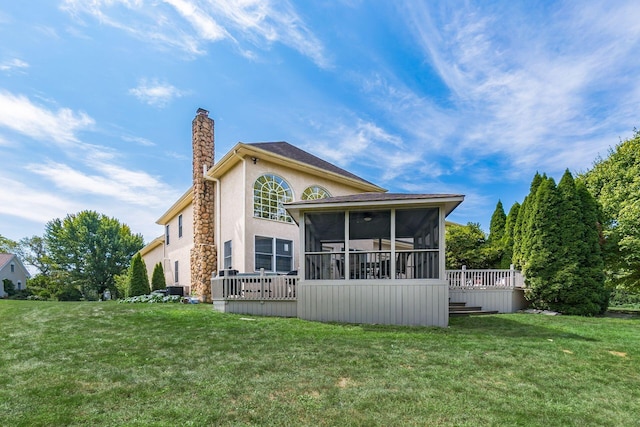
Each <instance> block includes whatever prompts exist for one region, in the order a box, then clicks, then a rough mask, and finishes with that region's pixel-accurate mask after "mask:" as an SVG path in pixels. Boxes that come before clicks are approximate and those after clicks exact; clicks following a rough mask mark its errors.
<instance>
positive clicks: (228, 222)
mask: <svg viewBox="0 0 640 427" xmlns="http://www.w3.org/2000/svg"><path fill="white" fill-rule="evenodd" d="M244 163H245V162H240V163H238V164H236V166H235V167H234V168H232V169H231V170H229V171H228V172H227V173H226V174H225V175H224V176H223V177H221V178H220V209H219V212H220V224H219V226H217V229H218V230H220V237H219V239H217V244H218V270H221V269H222V268H223V267H224V242H227V241H229V240H231V241H232V242H233V243H232V247H231V249H232V255H231V266H232V267H233V268H234V269H236V270H239V271H244V265H245V255H244V251H242V248H243V247H244V246H245V226H244V218H245V203H246V201H245V200H246V194H245V193H246V192H247V190H246V185H245V180H244V172H243V169H244V167H245V166H244Z"/></svg>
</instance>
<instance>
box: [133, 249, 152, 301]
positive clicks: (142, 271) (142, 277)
mask: <svg viewBox="0 0 640 427" xmlns="http://www.w3.org/2000/svg"><path fill="white" fill-rule="evenodd" d="M129 271H130V274H129V295H128V296H131V297H135V296H138V295H147V294H148V293H149V276H148V275H147V267H146V266H145V264H144V260H143V259H142V256H141V255H140V253H139V252H138V253H137V254H136V255H135V256H134V257H133V259H132V260H131V267H130V270H129Z"/></svg>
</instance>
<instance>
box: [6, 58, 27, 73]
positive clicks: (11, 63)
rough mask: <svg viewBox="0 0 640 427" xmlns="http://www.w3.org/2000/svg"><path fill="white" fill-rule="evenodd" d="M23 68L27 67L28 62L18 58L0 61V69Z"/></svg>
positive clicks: (12, 69)
mask: <svg viewBox="0 0 640 427" xmlns="http://www.w3.org/2000/svg"><path fill="white" fill-rule="evenodd" d="M25 68H29V64H28V63H26V62H25V61H23V60H21V59H18V58H13V59H9V60H6V61H4V62H0V71H14V70H23V69H25Z"/></svg>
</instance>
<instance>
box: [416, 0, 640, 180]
mask: <svg viewBox="0 0 640 427" xmlns="http://www.w3.org/2000/svg"><path fill="white" fill-rule="evenodd" d="M620 6H621V7H616V8H611V7H609V6H608V5H606V4H604V3H602V4H599V3H589V4H580V5H571V4H570V5H569V6H567V7H564V6H562V5H561V4H557V6H554V7H553V9H554V10H553V11H552V13H548V14H547V16H545V22H544V24H543V23H542V22H541V21H540V20H537V19H526V15H525V13H526V12H525V11H523V10H521V9H519V6H518V5H512V6H511V7H508V8H500V9H495V8H487V9H486V10H485V9H482V6H480V5H471V4H469V5H466V6H464V7H455V8H454V7H450V6H442V7H440V8H431V7H429V6H427V4H422V5H417V4H415V3H414V4H412V5H411V6H410V7H407V9H406V10H405V14H404V16H405V19H406V20H407V22H408V23H409V28H410V30H411V31H412V32H413V34H414V36H415V39H416V41H417V44H418V45H419V46H421V48H422V50H423V52H424V55H425V58H426V59H427V60H428V61H429V62H430V63H431V65H432V66H433V67H434V69H435V70H436V71H437V73H438V75H439V77H440V79H441V80H442V82H443V83H444V84H445V85H446V87H447V89H448V90H449V91H450V102H451V103H452V104H453V105H454V106H455V111H456V112H455V115H456V117H455V119H454V120H453V127H452V128H451V130H450V132H448V133H446V134H445V135H444V138H445V139H446V140H450V141H454V142H455V145H456V147H457V148H456V150H455V151H454V152H453V153H451V154H454V155H455V156H456V157H457V160H458V161H459V163H463V164H464V163H478V162H482V161H483V159H485V158H487V157H488V156H490V155H496V154H498V155H502V156H503V159H504V162H505V164H509V165H511V166H512V167H515V168H517V169H518V170H519V171H521V173H523V174H526V175H529V174H531V171H532V170H535V169H538V168H542V170H545V169H547V168H549V169H551V170H549V172H551V173H554V172H556V171H557V170H558V169H560V170H562V169H564V168H566V167H569V168H579V167H581V166H584V165H585V164H586V163H588V162H589V161H590V160H592V159H593V157H592V156H593V154H594V153H596V152H598V151H602V149H603V144H606V143H605V142H604V141H609V142H615V141H612V140H611V139H609V138H610V137H611V135H610V134H605V133H603V132H605V131H610V130H611V128H612V126H611V125H612V123H611V121H610V118H612V117H617V120H619V123H625V124H626V126H630V127H631V123H633V122H632V120H636V118H633V117H632V115H633V113H631V111H632V110H634V109H635V107H633V105H637V104H636V102H637V98H636V99H635V100H632V99H630V97H632V96H633V95H632V94H637V93H639V88H640V83H639V82H638V81H637V79H629V78H628V77H627V76H630V75H637V73H638V72H639V71H640V61H639V60H638V59H636V58H637V55H636V54H635V50H636V48H637V40H638V39H639V38H640V24H639V23H638V21H639V20H640V9H639V8H637V6H633V3H627V4H623V5H620ZM501 14H504V15H505V16H502V15H501ZM519 14H522V15H519ZM506 15H508V17H509V19H506ZM530 18H531V17H530ZM614 23H615V24H614ZM542 25H544V27H542ZM625 39H626V40H628V41H633V40H636V42H635V43H634V42H629V43H621V40H625ZM605 94H608V95H605ZM449 121H450V122H451V120H449ZM605 124H606V126H605ZM615 127H616V128H618V129H619V128H620V125H617V126H615ZM623 127H624V125H623ZM418 128H422V129H425V124H423V125H422V126H418ZM436 148H437V147H436ZM439 152H440V154H446V153H445V152H443V151H441V150H440V151H439Z"/></svg>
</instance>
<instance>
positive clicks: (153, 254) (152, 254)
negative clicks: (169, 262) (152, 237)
mask: <svg viewBox="0 0 640 427" xmlns="http://www.w3.org/2000/svg"><path fill="white" fill-rule="evenodd" d="M154 243H155V241H154V242H152V243H151V244H150V245H149V246H151V245H153V246H152V247H149V248H148V247H145V248H143V250H141V251H140V253H141V254H142V259H143V260H144V264H145V266H146V267H147V275H148V276H149V284H151V278H152V277H153V269H154V268H155V266H156V264H157V263H160V264H162V260H163V258H164V243H160V244H154ZM165 279H167V277H166V276H165Z"/></svg>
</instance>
